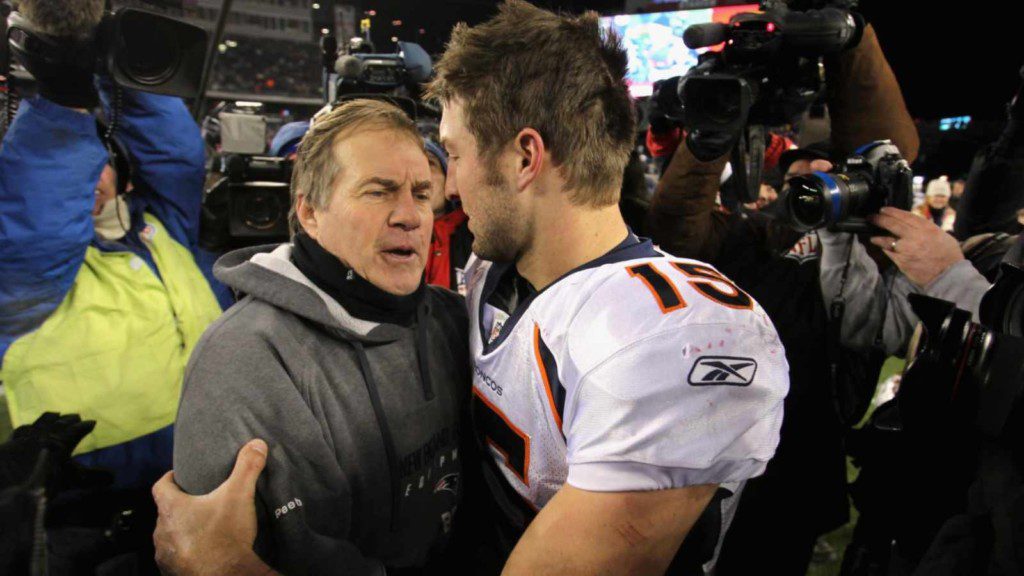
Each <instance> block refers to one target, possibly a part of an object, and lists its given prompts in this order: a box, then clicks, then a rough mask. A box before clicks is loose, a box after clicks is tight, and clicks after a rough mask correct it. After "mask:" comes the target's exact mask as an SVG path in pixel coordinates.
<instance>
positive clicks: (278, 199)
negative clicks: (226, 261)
mask: <svg viewBox="0 0 1024 576" xmlns="http://www.w3.org/2000/svg"><path fill="white" fill-rule="evenodd" d="M217 160H218V166H217V167H216V168H217V170H216V171H217V172H220V173H221V174H222V175H223V176H222V177H221V178H220V180H218V181H217V183H216V184H214V185H213V187H212V188H211V189H210V190H209V191H208V192H207V193H206V199H205V201H204V202H203V213H202V214H203V220H202V226H201V228H200V242H201V243H202V245H203V247H204V248H206V249H207V250H211V251H214V252H223V251H227V250H230V249H233V248H240V247H243V246H250V245H253V244H271V243H275V242H285V241H287V240H288V236H289V230H288V212H289V210H290V209H291V193H290V188H289V185H290V184H289V183H290V182H291V178H292V161H291V160H289V159H287V158H277V157H273V156H257V155H249V154H225V155H223V156H220V157H219V158H218V159H217Z"/></svg>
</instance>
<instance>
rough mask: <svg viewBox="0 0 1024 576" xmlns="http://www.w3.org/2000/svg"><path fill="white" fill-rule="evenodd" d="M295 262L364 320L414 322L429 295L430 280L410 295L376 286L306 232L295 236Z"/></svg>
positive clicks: (339, 302)
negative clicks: (398, 293) (396, 293)
mask: <svg viewBox="0 0 1024 576" xmlns="http://www.w3.org/2000/svg"><path fill="white" fill-rule="evenodd" d="M292 246H293V248H292V262H294V263H295V266H296V267H298V269H299V271H300V272H302V273H303V274H304V275H305V276H306V278H309V279H310V280H311V281H312V282H313V284H315V285H316V287H317V288H319V289H321V290H323V291H324V292H326V293H327V294H328V295H329V296H330V297H331V298H334V299H335V300H336V301H337V302H338V304H341V306H342V307H343V308H344V309H345V310H346V311H347V312H348V313H349V314H351V315H353V316H355V317H356V318H359V319H360V320H368V321H370V322H378V323H382V324H398V325H401V326H411V325H412V323H413V321H414V320H415V319H416V309H417V308H418V307H419V304H420V302H422V301H423V297H424V296H425V295H426V284H425V283H424V282H423V280H422V279H421V280H420V286H419V288H417V289H416V291H415V292H413V293H412V294H409V295H408V296H396V295H394V294H389V293H388V292H385V291H384V290H381V289H380V288H378V287H376V286H374V285H373V284H371V283H370V282H369V281H367V280H366V279H365V278H363V277H362V276H360V275H359V274H356V273H355V271H353V270H352V269H351V268H349V267H348V266H345V265H344V264H343V263H342V262H341V260H338V258H337V257H336V256H335V255H334V254H331V253H330V252H328V251H327V250H325V249H324V248H323V246H320V244H319V243H317V241H316V240H314V239H312V238H310V237H309V235H307V234H306V233H299V234H296V235H295V237H294V238H293V239H292Z"/></svg>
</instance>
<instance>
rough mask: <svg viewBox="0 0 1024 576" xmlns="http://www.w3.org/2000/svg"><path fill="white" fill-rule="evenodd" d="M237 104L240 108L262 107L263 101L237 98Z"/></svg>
mask: <svg viewBox="0 0 1024 576" xmlns="http://www.w3.org/2000/svg"><path fill="white" fill-rule="evenodd" d="M235 106H238V107H239V108H262V107H263V102H251V101H249V100H235Z"/></svg>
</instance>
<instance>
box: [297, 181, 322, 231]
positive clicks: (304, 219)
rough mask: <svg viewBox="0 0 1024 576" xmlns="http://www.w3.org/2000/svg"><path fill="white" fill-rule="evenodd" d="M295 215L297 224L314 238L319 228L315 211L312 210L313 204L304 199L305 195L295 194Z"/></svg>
mask: <svg viewBox="0 0 1024 576" xmlns="http://www.w3.org/2000/svg"><path fill="white" fill-rule="evenodd" d="M295 215H296V216H297V217H298V219H299V224H301V225H302V229H303V230H305V231H306V234H309V237H310V238H312V239H314V240H316V239H317V238H318V234H319V233H320V228H319V226H318V225H317V220H316V212H315V211H314V210H313V206H312V205H311V204H310V203H309V202H307V201H306V195H305V194H302V193H301V192H300V193H299V194H296V196H295Z"/></svg>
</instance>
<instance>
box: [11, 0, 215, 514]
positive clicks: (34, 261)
mask: <svg viewBox="0 0 1024 576" xmlns="http://www.w3.org/2000/svg"><path fill="white" fill-rule="evenodd" d="M19 8H20V15H21V17H22V18H23V19H24V20H26V21H27V23H28V24H30V25H31V26H32V27H33V28H34V29H35V31H34V33H35V34H36V35H37V36H39V37H40V38H45V39H47V42H49V43H51V45H63V46H68V45H80V44H81V43H83V42H88V41H89V39H90V38H92V37H93V36H94V34H95V30H96V27H97V24H98V22H99V21H100V19H101V17H102V16H103V2H102V0H76V1H74V2H65V1H61V2H58V1H56V0H35V1H27V0H23V1H22V2H21V3H20V7H19ZM28 24H26V25H28ZM26 60H27V61H26V62H24V64H25V66H26V68H27V69H28V70H29V72H31V73H32V74H33V76H34V77H35V78H36V80H37V82H38V85H39V94H40V95H39V96H37V97H33V98H28V99H26V100H24V101H23V102H22V104H21V107H20V110H19V112H18V115H17V117H16V118H15V120H14V122H13V123H12V125H11V127H10V130H9V131H8V132H7V134H6V135H5V138H4V140H3V144H2V148H0V229H2V230H3V231H4V233H3V234H2V238H0V279H2V280H0V358H2V367H0V380H2V381H3V384H4V389H5V392H6V396H7V400H8V406H9V409H10V413H11V418H12V421H13V423H14V425H15V426H20V425H24V424H27V423H31V422H32V421H34V420H35V419H36V418H37V417H38V416H39V415H40V414H42V413H44V412H61V413H77V414H81V415H82V417H83V418H88V419H90V420H95V421H96V429H95V431H94V432H93V433H92V434H90V435H89V436H88V437H86V438H85V439H84V440H83V441H82V443H81V444H80V445H79V446H78V447H77V449H76V451H75V453H76V455H77V461H78V462H79V463H82V464H85V465H89V466H94V467H98V468H105V469H109V470H111V471H113V472H114V473H115V482H114V486H115V488H117V489H124V490H126V491H132V490H135V491H138V492H139V493H142V494H143V495H146V492H148V490H147V488H148V487H149V486H150V485H151V484H152V482H154V481H155V480H156V479H157V478H158V477H159V476H160V474H162V473H163V472H165V471H166V470H168V469H169V468H170V467H171V449H172V430H173V423H174V419H175V413H176V411H177V406H178V397H179V394H180V390H181V381H182V376H183V373H184V368H185V363H186V361H187V359H188V356H189V354H190V352H191V350H192V347H193V346H194V345H195V343H196V341H197V340H198V339H199V336H200V335H201V334H202V332H203V330H204V329H205V328H206V326H207V325H208V324H209V323H210V322H212V321H213V320H214V319H216V318H217V316H218V315H219V314H220V311H221V308H220V306H219V305H218V301H217V299H216V298H215V296H214V293H213V292H212V291H211V286H210V282H209V280H208V277H206V276H205V275H204V273H203V272H202V271H201V270H200V266H199V265H198V264H197V262H198V261H200V260H201V259H203V258H202V256H201V255H200V254H199V253H198V252H197V249H196V241H197V228H198V218H199V204H200V200H201V196H202V186H203V178H204V169H203V142H202V140H201V138H200V136H199V130H198V127H197V126H196V124H195V123H194V122H193V121H192V119H191V118H190V117H189V114H188V112H187V111H186V109H185V106H184V104H183V102H182V101H181V100H179V99H177V98H170V97H166V96H156V95H152V94H146V93H141V92H136V91H133V90H129V89H125V88H120V87H117V86H115V85H114V83H113V82H112V81H111V80H110V79H109V78H106V77H101V78H100V80H99V81H98V82H97V83H96V87H94V77H93V76H94V74H93V72H94V68H93V66H92V63H91V62H88V63H85V64H83V63H78V64H70V63H65V62H56V63H55V62H53V61H51V60H48V59H46V58H36V59H31V58H26ZM99 102H102V105H103V111H104V117H105V118H106V119H107V122H109V125H108V126H105V127H102V126H101V127H99V128H98V121H97V119H96V118H94V117H93V115H92V114H91V113H89V110H90V109H92V108H94V107H95V106H96V105H97V104H98V103H99ZM107 131H112V132H113V137H112V138H109V139H108V138H104V137H103V135H104V134H105V133H106V132H107ZM126 493H127V492H126Z"/></svg>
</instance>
